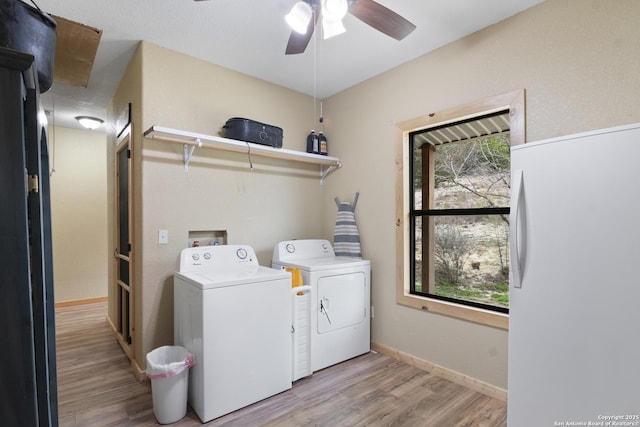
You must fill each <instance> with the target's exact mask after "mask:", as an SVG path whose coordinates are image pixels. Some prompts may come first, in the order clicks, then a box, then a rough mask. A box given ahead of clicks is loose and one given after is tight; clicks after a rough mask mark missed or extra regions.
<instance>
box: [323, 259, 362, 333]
mask: <svg viewBox="0 0 640 427" xmlns="http://www.w3.org/2000/svg"><path fill="white" fill-rule="evenodd" d="M316 298H317V306H316V307H317V313H316V316H317V319H318V321H317V328H318V333H319V334H324V333H327V332H331V331H335V330H338V329H342V328H346V327H349V326H353V325H357V324H359V323H361V322H362V321H364V320H365V319H366V314H367V313H366V277H365V274H364V272H362V271H357V272H352V273H348V274H338V275H335V276H324V277H320V278H319V279H318V292H317V293H316Z"/></svg>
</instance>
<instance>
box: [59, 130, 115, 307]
mask: <svg viewBox="0 0 640 427" xmlns="http://www.w3.org/2000/svg"><path fill="white" fill-rule="evenodd" d="M106 142H107V138H106V136H105V134H104V132H99V131H98V132H92V131H83V130H76V129H67V128H61V127H55V128H53V127H50V128H49V149H50V156H51V157H50V158H51V160H52V161H53V162H54V166H55V173H54V174H53V175H52V176H51V219H52V235H53V273H54V293H55V301H56V302H62V301H74V300H83V299H90V298H98V297H105V296H107V265H106V263H105V261H104V260H105V258H106V254H107V235H108V233H107V170H106V167H107V165H106V163H107V162H106V155H107V147H106Z"/></svg>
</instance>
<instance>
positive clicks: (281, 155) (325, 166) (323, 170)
mask: <svg viewBox="0 0 640 427" xmlns="http://www.w3.org/2000/svg"><path fill="white" fill-rule="evenodd" d="M144 136H145V137H146V138H149V139H155V140H159V141H166V142H173V143H177V144H182V145H183V148H184V169H185V170H189V161H190V160H191V157H192V155H193V152H194V150H195V148H196V147H202V148H213V149H216V150H223V151H232V152H236V153H244V154H247V153H250V154H251V155H252V156H263V157H271V158H274V159H280V160H289V161H295V162H301V163H311V164H316V165H319V166H320V181H321V182H322V181H324V179H325V178H326V177H327V176H328V175H329V174H331V173H332V172H334V171H336V170H337V169H340V168H341V167H342V164H341V163H340V159H338V158H337V157H330V156H321V155H318V154H311V153H304V152H301V151H294V150H287V149H285V148H274V147H270V146H268V145H260V144H254V143H251V142H244V141H238V140H235V139H228V138H222V137H219V136H213V135H205V134H201V133H195V132H188V131H184V130H178V129H171V128H166V127H162V126H155V125H154V126H151V127H150V128H149V129H148V130H147V131H146V132H145V133H144Z"/></svg>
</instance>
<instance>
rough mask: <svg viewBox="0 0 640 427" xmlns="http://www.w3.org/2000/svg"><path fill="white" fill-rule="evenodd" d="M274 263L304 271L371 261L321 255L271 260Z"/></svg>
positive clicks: (365, 263)
mask: <svg viewBox="0 0 640 427" xmlns="http://www.w3.org/2000/svg"><path fill="white" fill-rule="evenodd" d="M273 264H274V265H285V266H287V267H295V268H298V269H300V270H306V271H322V270H334V269H338V268H350V267H361V266H365V265H366V266H369V265H370V264H371V262H370V261H369V260H368V259H362V258H351V257H345V256H333V257H321V258H305V259H294V260H287V261H282V260H281V261H276V260H274V261H273Z"/></svg>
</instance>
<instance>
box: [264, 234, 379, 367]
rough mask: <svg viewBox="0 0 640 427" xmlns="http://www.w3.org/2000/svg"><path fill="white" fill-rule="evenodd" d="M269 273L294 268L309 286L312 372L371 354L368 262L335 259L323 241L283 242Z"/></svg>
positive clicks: (277, 246) (330, 248)
mask: <svg viewBox="0 0 640 427" xmlns="http://www.w3.org/2000/svg"><path fill="white" fill-rule="evenodd" d="M271 266H272V267H273V268H279V269H283V268H286V267H294V268H297V269H299V270H300V271H301V273H302V279H303V282H304V285H309V286H311V309H310V313H311V370H312V371H313V372H315V371H318V370H320V369H323V368H326V367H327V366H331V365H334V364H336V363H339V362H343V361H345V360H347V359H351V358H353V357H356V356H359V355H361V354H364V353H367V352H369V351H370V349H371V336H370V323H371V322H370V304H371V284H370V281H371V279H370V277H371V267H370V261H369V260H365V259H360V258H351V257H342V256H335V253H334V251H333V247H332V246H331V243H329V241H328V240H320V239H310V240H288V241H284V242H280V243H278V244H277V245H276V246H275V248H274V250H273V259H272V264H271Z"/></svg>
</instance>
